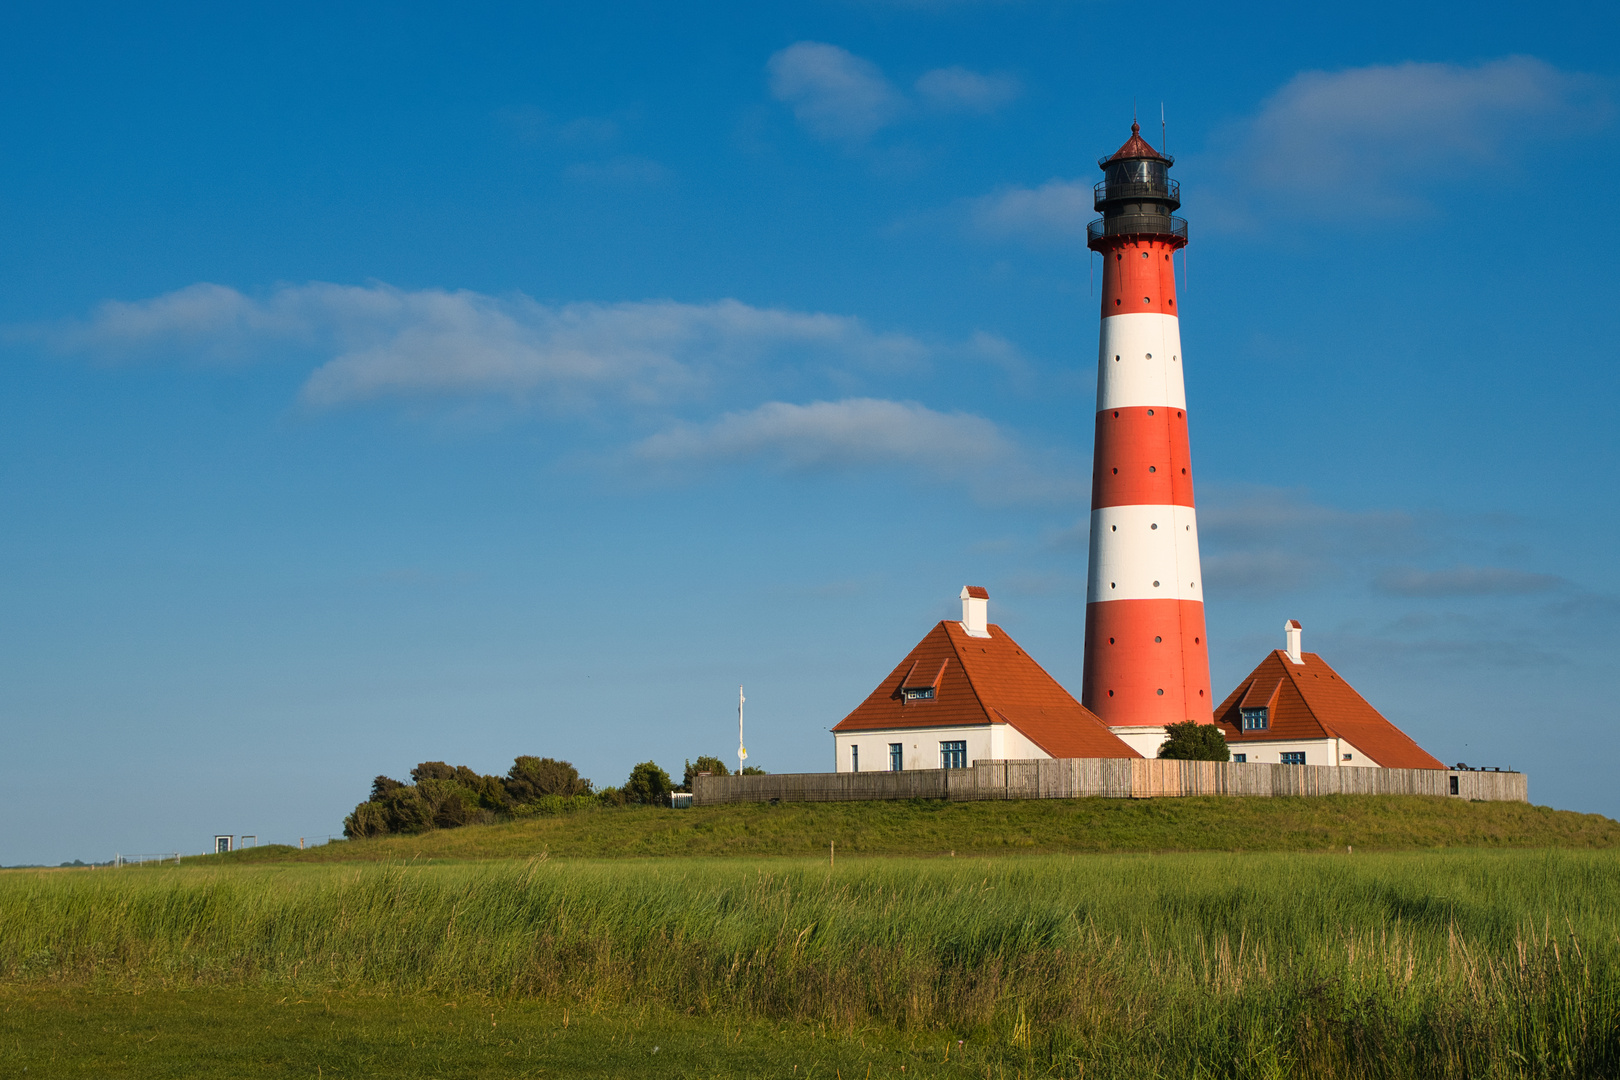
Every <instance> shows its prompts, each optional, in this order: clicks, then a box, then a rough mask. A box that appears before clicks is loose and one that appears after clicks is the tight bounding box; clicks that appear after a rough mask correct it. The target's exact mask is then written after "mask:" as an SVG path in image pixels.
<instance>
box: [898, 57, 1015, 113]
mask: <svg viewBox="0 0 1620 1080" xmlns="http://www.w3.org/2000/svg"><path fill="white" fill-rule="evenodd" d="M916 90H917V96H918V97H919V98H921V99H922V100H923V101H924V102H926V103H927V104H929V105H931V106H932V107H934V108H936V109H939V110H942V111H946V112H972V113H992V112H995V111H996V110H997V109H999V108H1001V107H1002V106H1003V105H1006V104H1008V103H1010V102H1011V101H1012V100H1013V99H1014V98H1016V97H1017V96H1018V92H1019V86H1018V80H1017V79H1014V78H1013V77H1011V76H1010V75H982V74H980V73H979V72H977V71H969V70H968V69H967V68H965V67H948V68H938V69H936V70H934V71H930V72H926V73H925V74H923V75H922V76H921V77H920V78H918V80H917V82H916Z"/></svg>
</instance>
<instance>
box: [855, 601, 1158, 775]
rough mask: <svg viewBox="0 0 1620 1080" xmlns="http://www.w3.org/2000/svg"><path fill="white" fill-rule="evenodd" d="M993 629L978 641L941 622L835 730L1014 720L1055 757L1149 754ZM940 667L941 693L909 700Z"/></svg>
mask: <svg viewBox="0 0 1620 1080" xmlns="http://www.w3.org/2000/svg"><path fill="white" fill-rule="evenodd" d="M989 630H990V636H989V637H987V638H978V637H969V636H968V634H967V632H966V631H964V630H963V629H962V624H961V623H957V622H949V621H947V622H942V623H940V624H939V625H938V626H935V627H934V628H933V629H932V630H930V631H929V632H928V634H927V635H926V636H925V637H924V638H923V639H922V640H921V641H920V642H918V643H917V647H916V648H914V649H912V650H911V652H910V654H909V655H907V656H906V658H905V659H904V660H902V661H900V663H899V664H898V665H897V666H896V667H895V669H894V670H893V671H892V672H890V673H889V677H888V678H887V679H884V680H883V682H882V683H880V684H879V685H878V687H877V689H875V690H873V691H872V693H871V695H870V696H868V697H867V699H866V700H865V701H863V702H862V703H861V704H860V705H859V706H858V707H857V708H856V709H855V711H854V712H852V713H850V714H849V715H848V716H846V717H844V719H842V720H840V721H839V722H838V724H837V725H836V726H834V727H833V730H834V731H874V730H882V729H888V728H918V727H954V726H959V725H961V726H965V725H977V724H1010V725H1012V726H1013V727H1015V728H1017V729H1018V730H1019V731H1020V732H1021V733H1023V735H1024V736H1025V737H1027V738H1028V739H1029V740H1030V741H1031V742H1033V743H1034V744H1035V745H1036V746H1039V747H1040V748H1041V749H1042V750H1044V751H1046V752H1047V753H1048V754H1051V755H1052V756H1053V757H1060V758H1069V757H1107V758H1125V757H1140V756H1141V755H1140V754H1138V753H1137V752H1136V751H1135V750H1132V749H1131V748H1130V747H1129V746H1127V745H1126V744H1125V743H1124V742H1122V741H1121V740H1120V739H1119V738H1117V737H1116V736H1115V735H1114V733H1113V732H1111V731H1109V730H1108V728H1107V726H1106V725H1104V724H1103V722H1102V721H1101V720H1099V719H1098V718H1097V715H1096V714H1095V713H1093V712H1092V711H1091V710H1090V709H1087V708H1086V707H1085V706H1083V705H1081V704H1080V703H1079V702H1078V701H1076V700H1075V699H1074V697H1073V695H1071V694H1070V693H1069V692H1068V691H1067V690H1065V689H1063V687H1062V686H1061V685H1060V684H1059V683H1058V681H1057V680H1056V679H1054V678H1052V676H1050V675H1048V674H1047V673H1046V670H1045V669H1044V668H1042V667H1041V665H1039V664H1037V663H1036V662H1035V661H1034V659H1033V658H1032V657H1030V656H1029V654H1027V653H1025V652H1024V650H1023V649H1021V648H1019V646H1018V643H1017V642H1015V641H1014V640H1013V639H1012V638H1010V637H1008V636H1007V634H1006V632H1005V631H1003V630H1002V629H1001V627H999V626H996V625H994V624H992V625H991V626H990V628H989ZM952 659H954V660H956V663H954V664H952V663H950V661H951V660H952ZM933 671H937V672H938V673H939V674H938V675H936V676H935V681H934V682H933V684H932V685H933V686H934V687H935V694H934V698H933V699H932V700H921V701H918V700H912V701H907V700H906V699H905V695H904V694H903V693H901V690H902V688H903V687H905V686H927V685H930V684H928V683H920V682H912V681H911V680H913V679H920V678H922V675H921V674H920V673H922V672H933ZM914 672H916V673H918V674H914Z"/></svg>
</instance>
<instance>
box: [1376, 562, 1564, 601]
mask: <svg viewBox="0 0 1620 1080" xmlns="http://www.w3.org/2000/svg"><path fill="white" fill-rule="evenodd" d="M1375 584H1376V585H1377V587H1378V589H1379V591H1381V592H1386V593H1389V594H1390V595H1392V596H1515V595H1523V594H1525V593H1539V592H1547V591H1549V590H1552V589H1556V588H1558V587H1559V586H1560V585H1562V584H1564V581H1563V579H1562V578H1559V577H1557V576H1555V575H1553V574H1533V573H1530V572H1528V571H1524V570H1511V569H1508V568H1506V567H1501V566H1451V567H1447V568H1445V569H1443V570H1416V569H1413V568H1411V567H1404V568H1399V569H1390V570H1386V571H1384V572H1383V573H1381V574H1379V575H1378V577H1377V579H1376V581H1375Z"/></svg>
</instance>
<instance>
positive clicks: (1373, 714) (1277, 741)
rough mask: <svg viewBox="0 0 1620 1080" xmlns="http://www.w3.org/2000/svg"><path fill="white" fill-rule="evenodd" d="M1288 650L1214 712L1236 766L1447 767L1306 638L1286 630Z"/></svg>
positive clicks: (1293, 628) (1292, 624) (1291, 626)
mask: <svg viewBox="0 0 1620 1080" xmlns="http://www.w3.org/2000/svg"><path fill="white" fill-rule="evenodd" d="M1283 629H1284V634H1285V641H1286V648H1282V649H1277V650H1275V651H1273V652H1272V653H1271V654H1270V655H1269V656H1267V657H1266V658H1265V659H1264V660H1262V661H1260V665H1259V666H1258V667H1256V668H1255V669H1254V670H1253V671H1251V672H1250V673H1249V675H1248V677H1247V678H1246V679H1244V680H1243V681H1242V682H1241V683H1239V684H1238V688H1237V689H1236V690H1233V691H1232V693H1231V694H1230V695H1228V697H1227V699H1226V700H1225V701H1223V702H1221V704H1220V705H1219V706H1218V707H1217V708H1216V709H1215V723H1217V724H1219V725H1220V727H1221V731H1222V733H1223V734H1224V735H1225V736H1226V744H1227V746H1228V747H1230V748H1231V751H1232V760H1233V761H1253V762H1266V763H1269V764H1278V763H1280V764H1284V765H1344V766H1351V767H1362V768H1366V767H1370V766H1382V767H1383V768H1386V769H1444V768H1445V766H1444V765H1443V764H1441V763H1440V761H1439V760H1438V759H1437V758H1435V757H1434V756H1433V755H1432V754H1430V753H1429V752H1428V751H1426V750H1424V749H1423V747H1421V746H1419V745H1418V744H1417V743H1415V742H1413V741H1412V739H1411V737H1410V736H1408V735H1407V734H1406V733H1405V732H1404V731H1402V730H1401V729H1400V728H1398V727H1396V726H1395V725H1394V724H1392V723H1390V722H1389V721H1388V720H1386V719H1385V718H1384V716H1383V714H1382V713H1380V712H1379V711H1378V710H1377V709H1375V708H1373V707H1372V705H1370V704H1368V702H1367V699H1366V698H1364V697H1362V696H1361V695H1360V694H1358V693H1356V691H1355V689H1354V688H1353V687H1351V685H1350V684H1349V683H1347V682H1345V681H1344V678H1343V676H1341V675H1340V674H1339V673H1338V672H1337V671H1334V670H1333V669H1332V668H1331V667H1329V666H1328V664H1327V661H1325V660H1323V659H1322V658H1321V657H1320V656H1318V655H1316V654H1315V653H1308V652H1304V651H1303V650H1302V649H1301V647H1300V645H1301V641H1302V639H1303V634H1304V630H1303V628H1302V627H1301V626H1300V624H1299V623H1298V622H1296V621H1295V620H1293V619H1289V620H1288V622H1287V623H1285V624H1284V627H1283Z"/></svg>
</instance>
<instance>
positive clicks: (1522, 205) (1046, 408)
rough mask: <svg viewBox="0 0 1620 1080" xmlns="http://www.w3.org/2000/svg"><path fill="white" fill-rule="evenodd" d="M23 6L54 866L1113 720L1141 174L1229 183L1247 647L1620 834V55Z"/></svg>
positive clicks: (11, 18)
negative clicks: (984, 712) (945, 653)
mask: <svg viewBox="0 0 1620 1080" xmlns="http://www.w3.org/2000/svg"><path fill="white" fill-rule="evenodd" d="M551 7H553V8H554V9H555V10H548V9H547V8H543V7H536V8H534V9H531V10H520V9H518V8H517V7H516V6H512V7H491V6H476V5H462V6H458V7H457V8H456V9H455V10H453V11H452V10H449V9H444V8H441V7H436V6H427V5H423V6H420V7H416V8H404V7H400V6H389V7H382V6H377V7H366V6H362V5H351V6H347V7H344V8H343V9H342V10H340V11H336V12H334V11H333V10H332V5H308V6H298V5H291V4H277V5H264V6H258V7H254V6H247V5H243V6H239V7H237V8H236V9H234V10H233V11H228V12H222V11H221V10H219V9H218V8H217V7H216V6H212V5H209V6H205V5H196V6H189V7H188V6H177V5H171V6H164V7H161V8H156V9H151V8H142V9H134V8H130V7H128V6H127V5H126V6H114V5H107V6H75V7H64V6H62V5H32V6H30V5H11V6H8V7H7V9H6V10H5V12H4V13H0V57H3V63H0V91H3V100H4V109H3V110H0V146H3V147H4V154H3V156H0V236H3V237H4V243H3V244H0V284H3V287H0V362H3V365H4V366H3V372H4V389H3V392H0V731H3V733H4V738H5V742H6V752H5V753H4V754H3V755H0V805H3V811H4V816H5V820H6V822H7V826H6V828H5V829H4V830H3V832H0V862H4V863H18V862H36V861H48V862H55V861H60V860H63V859H71V858H86V859H89V858H97V859H100V858H106V857H109V856H110V855H111V854H112V853H113V852H115V851H123V852H145V851H167V850H181V851H197V850H201V849H203V848H204V847H206V846H207V844H208V841H209V838H210V837H211V836H212V835H213V833H215V832H230V833H256V834H257V835H259V836H260V837H261V838H262V839H264V840H266V841H270V840H282V841H284V840H289V839H291V840H293V841H296V839H297V838H298V837H299V836H308V837H311V838H314V837H322V836H325V835H326V834H330V833H336V832H339V831H340V829H341V821H342V817H343V815H344V813H346V812H347V811H348V810H349V809H351V808H352V807H353V805H354V803H355V802H356V801H358V800H359V799H360V798H361V797H363V795H364V794H365V792H366V790H367V787H368V784H369V781H370V778H371V777H372V776H373V775H376V774H378V773H387V774H391V775H394V776H401V775H403V774H404V773H405V772H407V771H408V770H409V768H410V767H411V766H412V765H413V764H415V763H416V762H418V761H422V760H428V759H442V760H448V761H452V762H457V763H465V764H469V765H472V766H474V767H476V768H478V769H480V770H484V771H494V772H499V771H504V769H505V768H506V767H507V765H508V764H509V763H510V761H511V759H512V757H513V756H515V755H517V754H520V753H534V754H550V755H554V756H562V757H567V758H569V759H571V760H573V761H574V762H576V763H577V764H578V765H579V766H580V768H581V769H582V771H583V772H584V773H585V774H586V775H588V776H590V777H592V778H594V779H595V780H596V781H597V782H598V783H599V784H606V783H617V782H619V781H621V780H622V778H623V777H624V775H625V774H626V773H627V772H628V771H629V768H630V766H631V765H633V764H634V763H635V762H637V761H641V760H644V759H647V758H653V759H655V760H657V761H659V762H660V763H662V764H664V765H665V766H666V767H668V768H671V769H673V770H678V769H679V767H680V765H681V763H682V760H683V759H684V758H686V757H695V756H697V755H698V754H702V753H714V754H719V755H722V756H729V755H731V754H732V753H734V751H735V746H734V743H733V738H734V730H733V729H734V712H733V710H734V702H735V694H736V687H737V685H738V684H739V683H745V684H747V686H748V697H749V710H750V711H749V719H750V734H749V744H750V751H751V754H752V758H751V760H752V761H753V762H755V763H757V764H760V765H762V766H764V767H766V768H768V769H770V770H772V771H794V770H809V769H823V768H828V767H830V764H831V746H832V740H831V738H830V736H829V735H828V734H827V728H828V727H829V726H830V725H831V724H833V723H835V722H836V721H837V720H838V719H839V718H841V717H842V716H843V715H844V714H845V713H846V712H847V711H848V710H849V709H850V708H852V707H854V705H855V704H857V703H858V702H859V701H860V700H861V698H862V697H863V696H864V695H865V694H866V693H867V692H868V691H869V690H870V689H871V687H872V686H873V685H875V684H876V683H877V682H878V681H879V680H880V679H881V677H882V676H883V675H884V674H886V673H887V672H888V670H889V669H890V668H891V667H892V666H893V664H894V663H896V662H897V661H898V659H899V657H900V656H902V655H903V654H904V653H905V652H906V651H907V650H908V649H909V648H910V646H911V645H912V644H913V643H914V642H915V641H916V640H917V639H918V638H920V637H921V636H922V635H923V633H925V632H926V631H927V629H928V628H929V627H930V626H931V625H932V624H933V623H934V622H935V621H937V620H938V619H941V618H946V617H950V616H952V614H953V613H954V612H956V610H957V606H956V601H955V599H954V598H955V595H956V593H957V591H958V590H959V589H960V587H961V586H962V585H963V584H966V583H973V584H983V585H986V586H987V587H988V588H989V590H990V593H991V597H992V599H991V618H992V621H995V622H998V623H1000V624H1001V625H1002V626H1003V627H1004V628H1005V629H1006V630H1007V631H1008V632H1009V633H1011V634H1013V635H1014V636H1015V637H1016V638H1018V640H1019V641H1020V642H1021V643H1022V644H1024V645H1025V646H1026V647H1027V648H1028V649H1029V650H1030V651H1031V652H1032V653H1033V654H1034V655H1035V656H1036V657H1037V658H1038V659H1040V661H1041V662H1042V663H1043V664H1044V665H1045V666H1046V667H1047V668H1048V670H1050V671H1051V672H1052V673H1053V674H1054V675H1056V676H1057V677H1058V678H1059V679H1060V680H1061V681H1063V682H1064V683H1065V684H1066V685H1068V686H1069V687H1071V688H1075V689H1077V688H1078V686H1079V681H1080V660H1081V644H1082V639H1083V629H1084V601H1085V596H1084V581H1085V561H1086V536H1085V522H1086V517H1087V513H1086V511H1087V499H1088V495H1089V475H1090V474H1089V470H1090V443H1091V432H1092V420H1091V417H1092V409H1093V398H1094V379H1095V374H1094V365H1095V356H1096V353H1095V341H1096V323H1097V310H1096V301H1095V299H1094V297H1093V294H1092V280H1091V263H1090V256H1089V255H1088V253H1087V251H1086V250H1085V248H1084V244H1083V235H1084V228H1085V222H1086V221H1087V220H1088V219H1089V218H1090V217H1091V216H1092V214H1091V212H1090V204H1089V200H1088V199H1087V198H1086V193H1087V190H1088V188H1089V186H1090V185H1091V184H1092V183H1093V182H1094V180H1095V179H1096V178H1097V176H1098V174H1097V171H1096V167H1095V160H1096V158H1097V157H1098V156H1099V155H1101V154H1104V153H1107V152H1109V151H1111V150H1112V149H1113V148H1115V147H1116V146H1117V145H1118V144H1119V143H1120V142H1122V141H1123V140H1124V138H1125V136H1126V135H1127V134H1128V128H1129V123H1130V119H1131V114H1132V110H1133V108H1134V109H1137V110H1139V112H1140V113H1141V115H1142V116H1143V118H1144V121H1145V123H1144V127H1145V128H1146V130H1147V132H1148V133H1149V134H1151V135H1153V136H1154V137H1155V139H1157V138H1158V136H1159V130H1158V128H1159V125H1158V112H1159V108H1160V103H1161V102H1163V104H1164V108H1165V111H1166V116H1167V118H1168V144H1169V150H1170V152H1171V153H1173V154H1175V155H1176V156H1177V158H1178V165H1177V167H1176V175H1177V176H1178V177H1179V178H1180V180H1181V182H1182V184H1183V193H1184V200H1185V204H1184V208H1183V212H1184V213H1185V215H1186V216H1187V218H1188V219H1189V221H1190V222H1191V230H1192V245H1191V247H1190V248H1189V250H1188V266H1187V278H1186V281H1185V282H1184V284H1183V291H1182V304H1181V307H1182V313H1183V326H1182V333H1183V339H1184V343H1185V347H1186V353H1187V360H1188V363H1187V378H1188V395H1189V416H1190V419H1191V423H1192V429H1191V430H1192V439H1193V455H1194V463H1195V471H1196V477H1197V483H1198V498H1199V506H1200V519H1201V529H1202V534H1203V538H1204V545H1205V546H1204V558H1205V569H1206V573H1205V580H1206V589H1207V592H1206V595H1207V603H1208V618H1209V631H1210V641H1211V645H1212V662H1213V666H1214V678H1215V682H1216V684H1217V688H1218V689H1219V690H1220V691H1222V692H1223V693H1224V691H1225V690H1226V689H1228V688H1230V687H1231V686H1233V685H1235V684H1236V682H1237V681H1238V680H1239V679H1240V678H1241V676H1242V675H1243V674H1245V673H1246V672H1247V671H1248V670H1249V668H1251V667H1252V666H1253V665H1254V664H1255V663H1256V662H1258V660H1259V659H1260V658H1261V657H1262V656H1263V655H1264V654H1265V652H1266V651H1267V650H1268V649H1271V648H1274V647H1277V646H1279V645H1280V644H1281V640H1282V638H1281V624H1282V622H1283V620H1285V619H1287V618H1297V619H1299V620H1300V621H1301V622H1303V623H1304V625H1305V627H1306V647H1307V649H1311V650H1313V651H1318V652H1320V653H1321V654H1322V655H1323V656H1324V658H1325V659H1327V660H1328V661H1329V662H1330V663H1332V664H1334V665H1335V666H1336V667H1337V668H1338V669H1339V670H1340V671H1341V672H1342V673H1343V674H1344V675H1345V676H1346V677H1347V678H1348V679H1349V680H1350V682H1351V683H1352V684H1353V685H1355V686H1356V687H1357V688H1358V689H1360V690H1361V691H1362V692H1363V693H1364V694H1365V695H1366V696H1367V697H1368V698H1369V699H1370V700H1371V701H1372V702H1373V703H1374V704H1375V705H1377V706H1378V707H1380V708H1381V709H1382V710H1383V711H1384V712H1385V713H1386V715H1388V716H1390V717H1391V718H1392V719H1393V720H1395V721H1396V722H1397V723H1399V724H1401V725H1402V726H1403V727H1405V728H1406V730H1407V731H1409V732H1410V733H1411V734H1412V735H1413V736H1414V737H1416V738H1417V739H1418V740H1419V742H1421V743H1422V744H1423V745H1424V746H1425V747H1426V748H1428V749H1429V750H1431V751H1432V752H1434V753H1435V754H1436V755H1437V756H1439V757H1441V758H1442V759H1444V760H1446V761H1448V762H1451V761H1457V760H1464V761H1468V762H1470V763H1476V764H1496V765H1504V766H1513V767H1516V768H1520V769H1525V770H1527V771H1529V772H1530V774H1531V791H1532V796H1533V798H1534V799H1535V800H1536V801H1538V802H1545V803H1550V804H1552V805H1555V806H1560V807H1567V808H1573V809H1580V810H1587V811H1597V812H1602V813H1607V814H1610V815H1616V814H1620V795H1617V794H1616V788H1615V787H1614V785H1613V783H1612V779H1611V776H1612V771H1613V770H1612V761H1613V757H1614V755H1615V752H1616V751H1617V750H1620V739H1617V737H1616V734H1615V723H1616V721H1617V719H1620V717H1617V715H1616V713H1617V708H1616V704H1615V701H1616V698H1615V695H1614V692H1613V690H1612V683H1613V681H1614V678H1615V676H1616V667H1617V665H1616V663H1615V660H1614V657H1615V653H1616V649H1617V647H1620V580H1617V575H1616V572H1615V568H1614V556H1613V553H1614V550H1615V541H1614V536H1615V533H1616V527H1617V525H1620V512H1617V509H1616V498H1615V496H1616V484H1615V481H1614V479H1613V477H1614V475H1615V471H1616V466H1617V465H1620V460H1617V458H1620V454H1617V450H1616V446H1617V441H1616V439H1615V437H1614V434H1613V432H1614V430H1615V426H1616V422H1617V420H1620V417H1617V411H1620V410H1617V407H1616V402H1617V389H1620V386H1617V379H1616V375H1615V364H1614V351H1615V350H1614V344H1613V343H1614V342H1615V340H1616V338H1617V330H1620V327H1617V325H1616V324H1617V318H1616V313H1615V311H1616V309H1615V304H1614V302H1613V299H1612V298H1613V297H1614V295H1615V293H1616V288H1617V286H1620V280H1617V277H1620V275H1617V272H1616V270H1615V266H1614V260H1613V258H1611V256H1610V249H1611V248H1612V246H1613V241H1614V233H1615V232H1616V215H1615V213H1614V207H1615V205H1616V199H1615V184H1616V181H1615V176H1616V173H1617V171H1620V170H1617V169H1616V164H1617V162H1616V157H1617V143H1616V123H1615V100H1616V99H1615V76H1616V71H1615V66H1616V64H1615V55H1616V49H1615V45H1616V30H1617V26H1616V16H1615V13H1614V10H1613V9H1612V7H1609V6H1600V5H1595V4H1594V5H1586V6H1582V5H1558V4H1553V5H1550V6H1543V7H1542V8H1538V9H1537V11H1536V13H1535V16H1534V17H1533V18H1531V17H1527V16H1526V14H1525V13H1524V10H1523V9H1522V7H1519V6H1511V7H1510V6H1508V5H1502V4H1496V5H1493V4H1470V5H1432V6H1430V7H1428V8H1423V7H1418V8H1414V7H1412V6H1410V5H1401V6H1395V5H1379V4H1373V5H1371V6H1368V5H1358V6H1353V7H1343V8H1340V9H1334V10H1317V8H1319V7H1320V6H1319V5H1292V4H1290V5H1282V4H1279V5H1275V6H1262V5H1251V6H1248V7H1246V8H1243V9H1236V8H1234V7H1232V6H1231V5H1178V4H1168V5H1161V6H1159V7H1156V8H1154V9H1152V13H1151V18H1148V19H1144V17H1143V16H1142V14H1141V13H1140V11H1138V10H1137V9H1133V8H1130V7H1128V6H1126V5H1121V4H1115V3H1105V2H1098V3H1078V2H1076V3H1065V2H1057V0H1051V2H1038V0H1032V2H1028V3H1016V2H1009V3H972V2H966V0H963V2H957V3H925V2H918V3H859V2H854V0H836V2H827V3H805V4H798V5H753V4H737V5H729V4H718V3H716V4H699V5H690V4H683V5H676V4H664V5H652V4H647V5H637V4H596V5H567V6H564V5H553V6H551Z"/></svg>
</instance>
